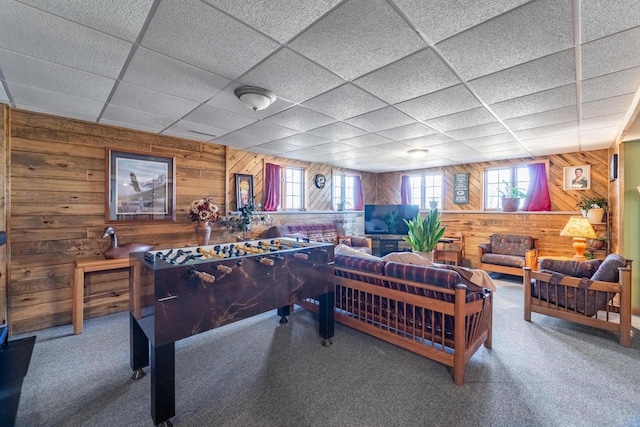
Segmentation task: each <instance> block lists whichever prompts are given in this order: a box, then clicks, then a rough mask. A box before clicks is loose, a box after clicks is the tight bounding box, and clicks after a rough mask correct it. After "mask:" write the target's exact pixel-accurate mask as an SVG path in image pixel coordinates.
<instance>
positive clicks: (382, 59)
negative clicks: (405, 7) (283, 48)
mask: <svg viewBox="0 0 640 427" xmlns="http://www.w3.org/2000/svg"><path fill="white" fill-rule="evenodd" d="M289 46H290V47H291V48H292V49H294V50H296V51H298V52H300V53H301V54H302V55H304V56H306V57H308V58H310V59H312V60H314V61H316V62H318V63H319V64H321V65H323V66H324V67H326V68H328V69H329V70H332V71H333V72H335V73H336V74H338V75H339V76H341V77H343V78H345V79H346V80H353V79H355V78H357V77H359V76H361V75H363V74H365V73H368V72H369V71H373V70H375V69H377V68H379V67H382V66H384V65H387V64H389V63H390V62H393V61H395V60H397V59H400V58H402V57H404V56H406V55H408V54H410V53H412V52H415V51H417V50H419V49H422V48H424V47H426V44H425V42H424V41H423V40H422V39H421V38H420V37H418V35H417V34H416V33H415V31H413V29H412V28H411V27H410V26H409V25H408V24H407V23H406V22H405V21H404V20H403V19H402V18H401V17H400V16H399V15H398V14H397V13H396V12H395V11H394V10H393V9H392V8H391V6H389V4H388V3H387V2H386V1H384V0H350V1H348V2H346V3H344V4H343V5H341V6H340V7H339V8H338V9H336V10H334V11H333V12H331V13H330V14H329V15H328V16H326V17H325V18H324V19H322V20H321V21H319V22H317V23H316V24H314V25H313V26H312V27H311V28H310V29H309V30H307V31H306V32H304V33H303V34H302V35H300V36H299V37H298V38H296V39H295V40H294V41H293V42H292V43H291V44H290V45H289Z"/></svg>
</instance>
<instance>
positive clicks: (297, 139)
mask: <svg viewBox="0 0 640 427" xmlns="http://www.w3.org/2000/svg"><path fill="white" fill-rule="evenodd" d="M278 141H282V142H285V143H287V144H290V145H295V146H296V148H295V149H298V148H301V147H307V148H308V147H313V146H316V145H323V144H326V143H328V142H329V141H328V140H327V139H325V138H322V137H319V136H316V135H311V134H309V133H298V134H295V135H291V136H288V137H286V138H282V139H279V140H278Z"/></svg>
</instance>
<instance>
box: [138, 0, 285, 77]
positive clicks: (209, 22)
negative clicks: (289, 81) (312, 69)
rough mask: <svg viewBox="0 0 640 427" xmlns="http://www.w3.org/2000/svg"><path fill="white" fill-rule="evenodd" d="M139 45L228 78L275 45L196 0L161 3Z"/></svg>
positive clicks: (240, 72)
mask: <svg viewBox="0 0 640 427" xmlns="http://www.w3.org/2000/svg"><path fill="white" fill-rule="evenodd" d="M142 46H144V47H147V48H149V49H151V50H155V51H156V52H160V53H162V54H165V55H167V56H170V57H172V58H176V59H178V60H180V61H184V62H186V63H187V64H191V65H194V66H196V67H199V68H202V69H205V70H208V71H211V72H213V73H216V74H218V75H221V76H224V77H228V78H236V77H238V76H240V75H241V74H243V73H245V72H246V71H247V70H248V69H249V68H251V67H253V66H254V65H255V64H256V63H257V62H259V61H260V60H262V59H264V58H265V57H266V56H267V55H269V54H270V53H271V52H273V51H274V50H275V49H276V48H277V47H278V45H277V44H276V43H275V42H274V41H272V40H270V39H268V38H267V37H265V36H263V35H262V34H260V33H258V32H256V31H255V30H253V29H251V28H249V27H247V26H245V25H243V24H241V23H240V22H238V21H236V20H235V19H233V18H230V17H229V16H227V15H225V14H224V13H222V12H220V11H218V10H216V9H214V8H213V7H211V6H209V5H206V4H204V3H202V2H200V1H199V0H180V1H170V2H166V1H163V2H161V3H160V6H158V10H157V11H156V13H155V16H154V17H153V20H152V21H151V24H150V25H149V28H148V29H147V32H146V33H145V35H144V38H143V39H142Z"/></svg>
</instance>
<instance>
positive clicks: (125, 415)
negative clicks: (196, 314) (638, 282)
mask: <svg viewBox="0 0 640 427" xmlns="http://www.w3.org/2000/svg"><path fill="white" fill-rule="evenodd" d="M496 284H497V285H498V290H497V292H496V293H495V305H494V317H493V319H494V320H493V325H494V332H493V349H491V350H488V349H486V348H484V347H481V348H480V349H479V350H478V352H476V354H475V355H474V357H473V358H472V359H471V361H470V364H469V367H468V368H467V371H466V384H465V385H464V386H461V387H460V386H456V385H455V384H454V383H453V380H452V379H451V376H450V374H449V371H448V368H446V367H445V366H443V365H441V364H439V363H436V362H433V361H431V360H428V359H425V358H423V357H420V356H417V355H415V354H413V353H410V352H408V351H405V350H402V349H399V348H397V347H395V346H393V345H391V344H388V343H386V342H383V341H380V340H378V339H375V338H372V337H370V336H368V335H365V334H362V333H360V332H357V331H354V330H351V329H349V328H347V327H345V326H342V325H339V324H336V333H335V337H334V339H333V346H331V347H329V348H325V347H322V346H321V345H320V339H319V338H318V336H317V323H316V321H315V319H314V316H313V315H311V314H310V313H308V312H306V311H304V310H302V309H299V310H296V311H295V312H294V313H293V314H292V315H291V318H290V322H289V323H288V324H286V325H280V324H279V323H278V319H279V318H278V316H277V315H276V313H275V311H273V312H270V313H265V314H262V315H259V316H256V317H253V318H251V319H247V320H244V321H241V322H238V323H235V324H231V325H227V326H224V327H222V328H219V329H216V330H212V331H209V332H207V333H203V334H200V335H197V336H195V337H191V338H188V339H184V340H182V341H179V342H177V343H176V416H175V417H174V418H173V419H172V421H173V424H174V425H175V426H198V427H200V426H237V427H250V426H296V427H300V426H416V425H421V426H581V427H582V426H602V425H607V426H637V425H640V350H639V347H640V338H639V336H638V333H639V331H638V328H640V319H638V318H637V317H635V316H634V319H633V322H634V323H633V325H634V335H635V336H634V338H633V347H632V348H624V347H621V346H620V345H618V341H617V337H616V336H615V335H614V334H611V333H608V332H604V331H598V330H595V329H591V328H588V327H586V326H580V325H575V324H572V323H569V322H566V321H562V320H559V319H554V318H549V317H545V316H542V315H538V314H533V321H532V322H531V323H529V322H526V321H524V320H523V317H522V316H523V310H522V300H523V296H522V285H521V284H520V283H519V282H518V281H516V280H515V279H514V280H512V281H509V280H496ZM128 325H129V323H128V313H127V312H123V313H117V314H113V315H109V316H103V317H100V318H95V319H89V320H87V321H85V329H84V333H83V334H81V335H77V336H74V335H72V330H73V328H72V326H71V325H65V326H60V327H55V328H50V329H45V330H41V331H37V332H36V333H35V334H37V340H36V345H35V347H34V350H33V356H32V359H31V366H30V368H29V373H28V375H27V376H26V377H25V379H24V383H23V389H22V397H21V400H20V405H19V408H18V414H17V421H16V425H17V426H25V427H27V426H28V427H32V426H109V427H112V426H114V425H116V426H151V425H153V422H152V420H151V416H150V409H149V405H150V404H149V387H150V386H149V381H150V378H149V375H147V376H146V377H144V378H143V379H141V380H138V381H134V380H132V379H131V371H130V368H129V330H128V328H129V326H128ZM27 335H29V334H26V335H25V336H27ZM14 338H16V339H17V338H20V337H14ZM0 424H2V422H0Z"/></svg>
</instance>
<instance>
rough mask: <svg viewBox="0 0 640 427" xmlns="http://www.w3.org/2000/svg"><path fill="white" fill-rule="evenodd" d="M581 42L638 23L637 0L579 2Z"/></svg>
mask: <svg viewBox="0 0 640 427" xmlns="http://www.w3.org/2000/svg"><path fill="white" fill-rule="evenodd" d="M580 23H581V28H580V34H581V36H582V43H585V42H588V41H591V40H595V39H598V38H600V37H604V36H608V35H611V34H613V33H617V32H619V31H623V30H628V29H629V28H632V27H637V26H638V25H640V7H638V1H637V0H616V1H611V0H589V1H581V2H580Z"/></svg>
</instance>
